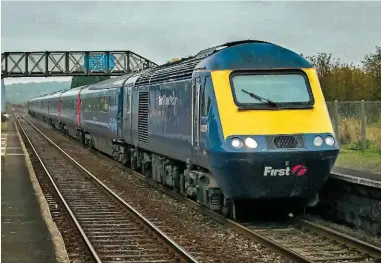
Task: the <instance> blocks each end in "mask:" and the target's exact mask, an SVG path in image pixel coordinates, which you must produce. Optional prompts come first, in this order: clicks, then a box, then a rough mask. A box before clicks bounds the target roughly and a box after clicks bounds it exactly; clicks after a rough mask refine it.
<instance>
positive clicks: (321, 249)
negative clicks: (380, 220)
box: [234, 218, 381, 263]
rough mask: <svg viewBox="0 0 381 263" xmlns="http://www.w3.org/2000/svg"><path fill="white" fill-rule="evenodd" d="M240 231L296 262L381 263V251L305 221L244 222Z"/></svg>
mask: <svg viewBox="0 0 381 263" xmlns="http://www.w3.org/2000/svg"><path fill="white" fill-rule="evenodd" d="M234 228H236V229H237V228H240V231H245V232H247V233H248V234H249V235H252V236H253V238H255V239H257V240H262V241H264V242H266V243H267V245H268V246H271V247H273V249H274V250H276V251H278V252H280V253H282V254H284V255H285V256H287V257H289V258H292V259H293V261H295V262H309V263H312V262H327V263H328V262H329V263H331V262H332V263H333V262H336V263H339V262H346V263H352V262H353V263H354V262H357V263H359V262H361V263H362V262H364V263H365V262H367V263H376V262H381V248H379V247H376V246H374V245H372V244H368V243H366V242H363V241H361V240H358V239H356V238H353V237H350V236H348V235H345V234H342V233H339V232H337V231H335V230H332V229H330V228H327V227H324V226H320V225H317V224H314V223H312V222H309V221H307V220H304V219H298V218H297V219H295V220H291V221H290V222H289V223H285V224H276V225H270V224H269V225H267V226H263V223H261V225H258V224H255V223H250V222H249V223H240V224H236V225H235V226H234Z"/></svg>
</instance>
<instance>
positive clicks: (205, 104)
mask: <svg viewBox="0 0 381 263" xmlns="http://www.w3.org/2000/svg"><path fill="white" fill-rule="evenodd" d="M211 88H212V80H211V78H210V77H205V82H204V86H203V88H202V93H201V109H200V111H201V116H202V117H207V116H208V114H209V109H210V105H211V102H212V100H211V98H210V96H209V95H208V94H207V91H208V90H210V89H211Z"/></svg>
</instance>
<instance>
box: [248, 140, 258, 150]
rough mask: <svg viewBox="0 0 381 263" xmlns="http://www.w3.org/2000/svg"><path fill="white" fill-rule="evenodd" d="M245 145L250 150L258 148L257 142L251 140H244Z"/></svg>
mask: <svg viewBox="0 0 381 263" xmlns="http://www.w3.org/2000/svg"><path fill="white" fill-rule="evenodd" d="M245 144H246V146H247V147H249V148H251V149H255V148H257V147H258V143H257V141H256V140H254V139H253V138H246V140H245Z"/></svg>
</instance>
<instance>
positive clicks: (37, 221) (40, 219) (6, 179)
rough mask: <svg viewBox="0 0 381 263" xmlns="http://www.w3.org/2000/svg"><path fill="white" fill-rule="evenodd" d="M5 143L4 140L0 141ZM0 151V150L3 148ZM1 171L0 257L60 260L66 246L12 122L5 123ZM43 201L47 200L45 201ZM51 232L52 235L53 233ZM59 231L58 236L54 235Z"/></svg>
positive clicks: (47, 262)
mask: <svg viewBox="0 0 381 263" xmlns="http://www.w3.org/2000/svg"><path fill="white" fill-rule="evenodd" d="M2 145H5V143H2ZM2 154H3V149H2ZM3 157H4V158H5V160H4V163H3V166H4V167H2V173H1V210H2V213H1V228H2V231H1V252H2V256H1V260H2V262H9V263H16V262H17V263H18V262H20V263H21V262H23V263H25V262H28V263H34V262H36V263H56V262H57V263H61V262H68V261H66V260H65V259H66V258H67V256H65V248H64V245H63V244H64V243H63V241H62V239H61V240H60V235H59V232H58V230H55V229H56V226H55V223H54V222H53V221H52V219H51V218H49V217H50V214H49V209H48V205H47V203H44V201H45V199H44V198H43V195H42V192H38V190H39V191H41V189H40V188H39V185H38V181H37V179H36V177H35V175H34V173H33V168H32V166H31V163H30V160H29V156H28V154H27V151H26V149H25V146H24V144H23V143H22V142H21V136H20V134H19V131H18V130H17V128H16V126H15V123H14V122H13V121H9V122H8V127H7V142H6V149H5V152H4V156H3ZM45 202H46V201H45ZM52 233H53V234H52ZM57 233H58V236H57Z"/></svg>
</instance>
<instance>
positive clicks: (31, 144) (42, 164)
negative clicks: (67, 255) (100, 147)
mask: <svg viewBox="0 0 381 263" xmlns="http://www.w3.org/2000/svg"><path fill="white" fill-rule="evenodd" d="M16 119H17V122H18V124H19V126H20V128H21V130H22V132H23V133H24V136H25V138H26V139H27V140H28V142H29V145H30V147H31V148H32V150H33V152H34V154H35V155H36V157H37V159H38V161H39V162H40V164H41V166H42V168H44V171H45V173H46V174H47V176H48V178H49V180H50V182H51V183H52V185H53V187H54V189H55V191H56V192H57V194H58V196H59V198H60V201H61V202H62V203H63V204H64V206H65V209H66V211H67V212H68V213H69V215H70V217H71V219H72V220H73V222H74V224H75V226H76V228H77V229H78V231H79V232H80V234H81V236H82V239H83V240H84V241H85V243H86V245H87V247H88V248H89V250H90V252H91V254H92V256H93V258H94V259H95V261H96V262H97V263H102V260H101V259H100V258H99V255H98V253H97V252H96V251H95V249H94V247H93V246H92V244H91V242H90V240H89V239H88V237H87V235H86V233H85V231H84V230H83V229H82V227H81V225H80V224H79V222H78V220H77V218H76V217H75V215H74V213H73V211H72V210H71V209H70V207H69V205H68V204H67V202H66V200H65V198H64V197H63V195H62V194H61V191H60V190H59V189H58V187H57V185H56V183H55V182H54V180H53V177H52V176H51V174H50V173H49V171H48V169H47V168H46V166H45V163H44V162H43V161H42V159H41V157H40V155H39V154H38V153H37V150H36V148H35V147H34V145H33V143H32V141H31V140H30V139H29V136H28V135H27V134H26V131H25V129H24V128H23V126H22V124H21V123H20V121H19V119H18V118H16ZM16 127H17V126H16Z"/></svg>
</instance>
